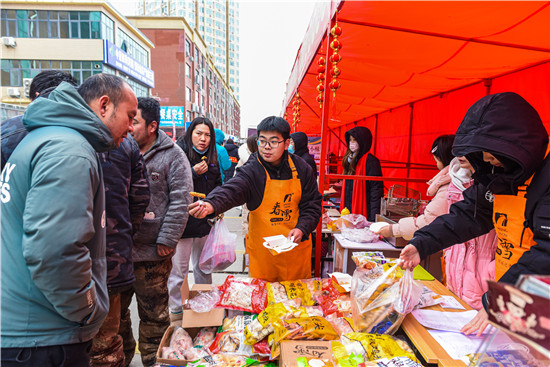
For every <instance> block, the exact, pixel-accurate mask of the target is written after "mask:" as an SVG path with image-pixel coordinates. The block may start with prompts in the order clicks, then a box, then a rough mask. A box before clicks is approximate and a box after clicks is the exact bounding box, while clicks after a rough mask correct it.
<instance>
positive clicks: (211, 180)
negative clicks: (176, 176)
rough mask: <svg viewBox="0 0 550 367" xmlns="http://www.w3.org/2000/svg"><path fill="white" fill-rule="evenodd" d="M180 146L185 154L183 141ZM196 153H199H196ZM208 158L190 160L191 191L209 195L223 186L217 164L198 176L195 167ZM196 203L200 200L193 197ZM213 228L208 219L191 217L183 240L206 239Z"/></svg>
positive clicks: (202, 155)
mask: <svg viewBox="0 0 550 367" xmlns="http://www.w3.org/2000/svg"><path fill="white" fill-rule="evenodd" d="M178 145H179V146H180V147H181V149H182V150H183V151H184V152H187V151H188V150H187V147H186V146H185V144H184V143H183V139H182V140H179V141H178ZM195 153H197V152H196V151H195ZM205 156H206V152H205V154H198V153H197V154H196V155H195V157H194V158H193V157H192V158H191V159H190V163H191V173H192V175H193V189H192V190H191V191H195V192H200V193H202V194H205V195H208V194H209V193H210V192H211V191H212V190H214V188H215V187H217V186H221V185H222V178H221V175H220V167H219V166H218V165H217V164H211V163H209V164H208V171H206V172H205V173H203V174H202V175H198V174H197V173H196V172H195V170H194V169H193V166H195V165H196V164H198V163H200V162H201V161H202V157H205ZM192 199H193V200H194V201H197V200H198V198H195V197H193V198H192ZM211 228H212V227H211V226H210V224H209V223H208V220H207V219H206V218H202V219H197V218H195V217H189V220H188V221H187V226H186V227H185V232H183V235H182V238H198V237H204V236H206V235H208V234H209V233H210V229H211Z"/></svg>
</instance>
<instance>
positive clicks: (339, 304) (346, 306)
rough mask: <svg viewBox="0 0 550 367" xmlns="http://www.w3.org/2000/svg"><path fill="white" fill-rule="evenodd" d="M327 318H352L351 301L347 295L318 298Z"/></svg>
mask: <svg viewBox="0 0 550 367" xmlns="http://www.w3.org/2000/svg"><path fill="white" fill-rule="evenodd" d="M318 300H319V305H320V306H321V308H322V309H323V313H324V314H325V316H329V315H332V314H335V315H336V316H337V317H344V316H345V317H348V316H349V317H351V299H350V296H349V295H347V294H329V295H323V296H321V297H319V298H318Z"/></svg>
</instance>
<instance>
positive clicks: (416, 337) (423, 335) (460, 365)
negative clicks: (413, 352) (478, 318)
mask: <svg viewBox="0 0 550 367" xmlns="http://www.w3.org/2000/svg"><path fill="white" fill-rule="evenodd" d="M420 282H421V283H423V284H424V285H425V286H427V287H428V288H430V289H431V290H432V291H434V292H435V293H437V294H440V295H444V296H453V297H454V298H455V299H457V300H458V302H460V304H461V305H462V306H464V307H465V308H466V310H471V309H472V308H471V307H470V306H468V304H467V303H466V302H464V301H463V300H461V299H460V298H458V297H457V296H456V295H455V294H454V293H453V292H451V291H450V290H449V289H448V288H447V287H445V286H444V285H443V284H441V282H439V281H438V280H421V281H420ZM425 309H427V310H435V311H445V312H461V311H463V310H452V309H444V308H442V307H441V306H439V305H435V306H430V307H426V308H425ZM401 328H402V329H403V331H404V332H405V334H407V336H408V337H409V339H410V340H411V342H412V343H413V344H414V346H415V347H416V348H417V349H418V351H419V352H420V354H421V355H422V357H423V358H424V360H425V361H426V362H427V363H433V364H438V366H439V367H466V364H465V363H464V362H462V361H460V360H455V359H452V358H451V357H450V356H449V354H448V353H447V352H446V351H445V350H444V349H443V347H442V346H441V345H440V344H439V343H438V342H437V341H436V340H435V339H434V338H433V337H432V336H431V335H430V333H429V332H428V331H427V329H426V328H425V327H424V326H422V325H421V324H420V323H419V322H418V321H417V320H416V319H415V318H414V316H413V315H412V314H409V315H407V317H406V318H405V320H403V323H402V324H401Z"/></svg>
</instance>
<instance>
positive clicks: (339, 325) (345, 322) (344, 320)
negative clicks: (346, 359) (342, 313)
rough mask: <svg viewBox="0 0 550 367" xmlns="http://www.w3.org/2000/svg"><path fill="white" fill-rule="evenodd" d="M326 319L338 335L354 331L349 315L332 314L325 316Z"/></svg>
mask: <svg viewBox="0 0 550 367" xmlns="http://www.w3.org/2000/svg"><path fill="white" fill-rule="evenodd" d="M326 319H327V321H328V322H330V324H331V325H332V327H333V328H334V330H336V332H337V333H338V335H340V336H341V335H343V334H348V333H354V332H355V327H354V326H353V320H352V319H351V318H349V317H337V316H336V314H332V315H329V316H327V317H326Z"/></svg>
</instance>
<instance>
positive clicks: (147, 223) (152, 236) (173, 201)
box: [132, 129, 193, 262]
mask: <svg viewBox="0 0 550 367" xmlns="http://www.w3.org/2000/svg"><path fill="white" fill-rule="evenodd" d="M143 158H144V159H145V165H146V167H147V175H148V177H149V187H150V190H151V200H150V202H149V206H147V211H146V213H145V218H144V219H143V222H142V223H141V226H140V228H139V231H138V232H137V233H136V234H135V235H134V249H133V252H132V254H133V257H134V262H140V261H159V260H162V259H164V258H163V257H161V256H159V255H158V253H157V245H158V244H161V245H164V246H168V247H171V248H175V247H176V245H177V244H178V241H179V239H180V238H181V234H182V233H183V230H184V229H185V225H186V224H187V218H188V217H189V212H188V209H187V207H188V206H189V204H190V203H191V196H190V195H189V192H190V191H193V181H192V173H191V172H192V169H191V166H190V165H189V161H188V159H187V156H186V155H185V154H184V153H183V152H182V150H181V149H180V148H179V147H178V146H177V145H176V144H174V142H173V141H172V139H170V138H169V137H168V136H167V135H166V133H164V131H162V130H160V129H159V130H158V137H157V141H156V142H155V144H153V146H152V147H151V149H149V150H148V151H147V152H145V154H144V155H143Z"/></svg>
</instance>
